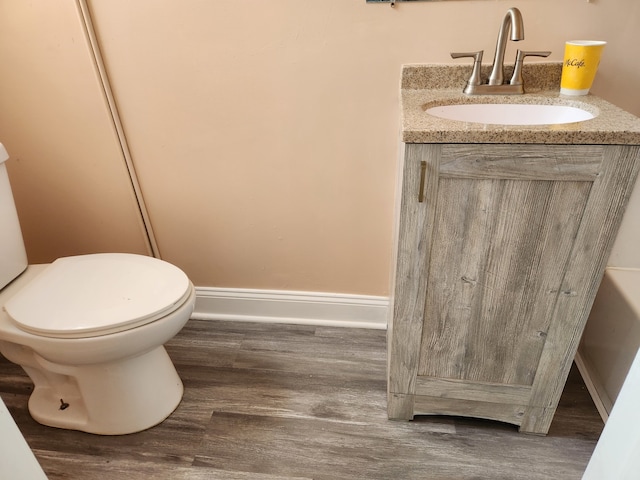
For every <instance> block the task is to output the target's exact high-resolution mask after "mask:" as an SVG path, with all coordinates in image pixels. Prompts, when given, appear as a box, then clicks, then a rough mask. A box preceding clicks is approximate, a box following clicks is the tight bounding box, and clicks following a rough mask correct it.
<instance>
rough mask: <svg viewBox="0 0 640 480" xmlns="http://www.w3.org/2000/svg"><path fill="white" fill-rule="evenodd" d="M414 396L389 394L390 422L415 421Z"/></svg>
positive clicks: (388, 412) (388, 409)
mask: <svg viewBox="0 0 640 480" xmlns="http://www.w3.org/2000/svg"><path fill="white" fill-rule="evenodd" d="M413 405H414V395H405V394H402V393H388V394H387V416H388V417H389V420H413Z"/></svg>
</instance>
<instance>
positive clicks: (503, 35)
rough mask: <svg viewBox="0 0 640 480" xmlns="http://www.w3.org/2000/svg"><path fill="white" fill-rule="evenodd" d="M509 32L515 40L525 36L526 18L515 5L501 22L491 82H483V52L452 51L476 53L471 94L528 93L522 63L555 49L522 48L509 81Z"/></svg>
mask: <svg viewBox="0 0 640 480" xmlns="http://www.w3.org/2000/svg"><path fill="white" fill-rule="evenodd" d="M507 36H509V37H510V39H511V40H513V41H514V42H517V41H520V40H523V39H524V21H523V20H522V14H521V13H520V10H518V9H517V8H515V7H513V8H510V9H509V10H508V11H507V13H506V15H505V16H504V18H503V19H502V24H501V25H500V31H499V32H498V41H497V42H496V54H495V56H494V58H493V66H492V67H491V74H490V75H489V78H488V80H487V83H483V81H482V78H481V68H482V54H483V51H479V52H468V53H452V54H451V58H461V57H472V58H473V59H474V62H473V70H472V72H471V76H470V77H469V80H468V81H467V85H466V86H465V88H464V90H463V92H464V93H466V94H467V95H492V94H493V95H507V94H522V93H524V85H523V80H522V64H523V62H524V58H525V57H529V56H536V57H547V56H549V55H550V54H551V52H531V51H528V52H525V51H522V50H518V51H517V54H516V62H515V64H514V67H513V76H512V77H511V80H510V81H509V83H505V81H504V53H505V50H506V48H507Z"/></svg>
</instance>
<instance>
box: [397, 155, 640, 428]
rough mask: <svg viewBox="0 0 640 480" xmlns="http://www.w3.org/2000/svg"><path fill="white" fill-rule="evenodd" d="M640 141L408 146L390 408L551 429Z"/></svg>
mask: <svg viewBox="0 0 640 480" xmlns="http://www.w3.org/2000/svg"><path fill="white" fill-rule="evenodd" d="M639 150H640V147H637V146H618V145H602V146H601V145H529V144H521V145H504V144H495V145H494V144H406V145H404V164H403V166H402V191H401V198H400V205H399V208H398V215H397V218H398V230H397V231H398V234H397V250H396V261H395V275H394V282H393V292H394V293H393V301H392V305H393V307H392V317H393V318H392V319H391V321H390V327H389V334H388V342H389V345H388V347H389V349H388V351H389V369H388V416H389V418H391V419H406V420H409V419H412V418H413V417H414V415H421V414H441V415H462V416H473V417H481V418H489V419H495V420H499V421H504V422H509V423H512V424H516V425H518V426H519V428H520V431H521V432H530V433H537V434H546V433H547V431H548V430H549V426H550V425H551V421H552V419H553V415H554V412H555V410H556V407H557V404H558V400H559V398H560V395H561V393H562V390H563V387H564V383H565V381H566V378H567V375H568V373H569V369H570V367H571V363H572V361H573V356H574V354H575V352H576V349H577V346H578V342H579V340H580V336H581V333H582V330H583V328H584V325H585V322H586V320H587V317H588V313H589V310H590V308H591V304H592V302H593V299H594V296H595V294H596V291H597V288H598V285H599V283H600V279H601V277H602V274H603V272H604V268H605V266H606V261H607V258H608V255H609V252H610V250H611V246H612V244H613V241H614V238H615V235H616V232H617V229H618V226H619V224H620V221H621V218H622V214H623V212H624V208H625V206H626V204H627V201H628V198H629V196H630V193H631V190H632V188H633V185H634V181H635V178H636V176H637V172H638V165H639V161H638V160H639V155H640V151H639Z"/></svg>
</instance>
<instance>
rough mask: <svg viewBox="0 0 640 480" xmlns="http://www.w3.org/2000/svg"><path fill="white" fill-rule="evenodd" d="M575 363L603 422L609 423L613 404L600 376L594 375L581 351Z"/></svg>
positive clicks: (577, 354) (578, 352) (577, 353)
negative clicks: (599, 378)
mask: <svg viewBox="0 0 640 480" xmlns="http://www.w3.org/2000/svg"><path fill="white" fill-rule="evenodd" d="M574 361H575V362H576V367H578V370H579V371H580V375H581V376H582V380H584V384H585V386H586V387H587V390H588V391H589V394H590V395H591V399H592V400H593V403H594V404H595V406H596V408H597V409H598V413H599V414H600V417H602V421H603V422H604V423H607V420H608V419H609V414H610V413H611V408H612V404H613V402H612V401H611V400H610V399H609V397H608V396H607V394H606V393H605V389H604V387H603V386H602V384H601V383H600V381H599V380H598V376H597V375H595V374H593V373H592V371H591V370H592V369H591V368H590V365H589V362H588V361H586V359H585V356H584V355H582V353H581V352H580V350H578V351H577V352H576V356H575V358H574Z"/></svg>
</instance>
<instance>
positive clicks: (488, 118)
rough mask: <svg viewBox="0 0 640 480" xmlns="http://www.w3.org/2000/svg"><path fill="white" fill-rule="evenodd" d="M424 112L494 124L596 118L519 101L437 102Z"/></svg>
mask: <svg viewBox="0 0 640 480" xmlns="http://www.w3.org/2000/svg"><path fill="white" fill-rule="evenodd" d="M426 112H427V113H428V114H429V115H433V116H434V117H439V118H444V119H446V120H457V121H459V122H472V123H484V124H494V125H557V124H561V123H575V122H584V121H585V120H590V119H592V118H595V115H594V114H593V113H591V112H588V111H586V110H583V109H581V108H577V107H570V106H567V105H531V104H520V103H516V104H512V103H465V104H458V105H440V106H437V107H432V108H429V109H427V110H426Z"/></svg>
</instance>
